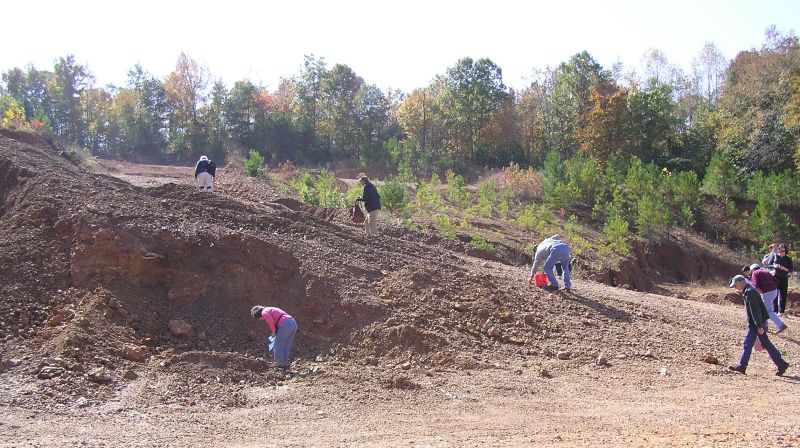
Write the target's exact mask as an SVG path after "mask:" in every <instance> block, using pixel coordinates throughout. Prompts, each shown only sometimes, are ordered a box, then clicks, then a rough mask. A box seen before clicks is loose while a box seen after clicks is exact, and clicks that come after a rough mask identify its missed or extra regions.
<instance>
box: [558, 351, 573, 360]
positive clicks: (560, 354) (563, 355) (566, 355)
mask: <svg viewBox="0 0 800 448" xmlns="http://www.w3.org/2000/svg"><path fill="white" fill-rule="evenodd" d="M570 355H571V354H570V352H567V351H560V352H558V353H557V354H556V358H558V359H561V360H564V359H569V357H570Z"/></svg>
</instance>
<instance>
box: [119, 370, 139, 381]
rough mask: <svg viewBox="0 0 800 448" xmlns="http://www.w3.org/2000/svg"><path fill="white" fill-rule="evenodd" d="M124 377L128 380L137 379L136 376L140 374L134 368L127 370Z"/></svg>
mask: <svg viewBox="0 0 800 448" xmlns="http://www.w3.org/2000/svg"><path fill="white" fill-rule="evenodd" d="M122 377H123V378H125V379H126V380H135V379H136V378H139V375H137V374H136V372H134V371H133V370H126V371H125V374H124V375H122Z"/></svg>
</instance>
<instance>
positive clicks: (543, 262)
mask: <svg viewBox="0 0 800 448" xmlns="http://www.w3.org/2000/svg"><path fill="white" fill-rule="evenodd" d="M569 258H570V255H569V245H567V243H566V242H564V239H563V238H561V235H553V236H551V237H550V238H545V240H544V241H542V242H541V243H539V245H538V246H536V252H535V254H534V257H533V266H531V278H530V280H529V282H531V283H532V282H533V277H534V275H535V274H536V273H537V272H539V268H540V267H542V269H543V270H544V273H545V275H547V280H548V281H549V282H550V285H549V286H546V287H545V288H544V289H547V290H548V291H558V280H557V279H556V276H555V275H553V267H555V265H556V263H561V269H562V270H563V272H564V288H565V289H566V290H567V292H569V290H570V289H571V288H572V281H571V279H570V270H571V268H572V266H571V265H570V262H569Z"/></svg>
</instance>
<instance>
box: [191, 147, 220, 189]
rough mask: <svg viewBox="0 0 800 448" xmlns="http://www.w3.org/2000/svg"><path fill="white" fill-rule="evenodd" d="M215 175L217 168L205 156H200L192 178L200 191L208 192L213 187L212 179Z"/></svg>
mask: <svg viewBox="0 0 800 448" xmlns="http://www.w3.org/2000/svg"><path fill="white" fill-rule="evenodd" d="M216 174H217V166H216V164H214V162H213V161H211V160H209V159H208V157H206V156H200V160H198V161H197V165H195V167H194V178H195V179H197V186H198V187H199V188H200V190H202V191H207V192H210V191H211V188H212V186H213V185H214V177H215V176H216Z"/></svg>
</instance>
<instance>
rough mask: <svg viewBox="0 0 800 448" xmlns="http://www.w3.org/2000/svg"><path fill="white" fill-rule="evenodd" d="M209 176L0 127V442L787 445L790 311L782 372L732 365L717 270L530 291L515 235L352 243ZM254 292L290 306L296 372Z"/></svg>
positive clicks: (225, 178) (280, 204)
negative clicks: (685, 279) (681, 278)
mask: <svg viewBox="0 0 800 448" xmlns="http://www.w3.org/2000/svg"><path fill="white" fill-rule="evenodd" d="M218 172H219V175H218V182H217V184H216V187H217V191H216V192H215V193H213V194H206V193H202V192H200V191H196V189H195V188H194V185H193V183H192V180H193V179H192V168H191V167H165V166H147V165H133V164H127V163H119V162H108V161H91V162H90V163H85V162H82V163H78V162H76V161H73V160H71V158H70V157H69V153H68V152H64V151H63V150H62V148H59V147H58V145H56V144H53V143H52V142H48V141H44V140H37V139H36V138H34V137H33V136H30V135H27V134H24V135H22V134H13V133H4V134H2V135H0V232H2V235H3V238H2V239H1V240H0V347H2V359H1V360H0V366H1V367H0V370H1V372H0V408H1V409H2V414H3V419H0V446H106V447H128V446H298V447H300V446H435V447H445V446H447V447H449V446H459V447H460V446H575V445H578V444H580V445H584V446H623V445H625V446H629V445H632V446H686V445H689V446H725V447H729V446H755V445H767V446H800V411H798V409H800V393H798V392H800V377H798V376H797V372H798V371H800V341H798V339H799V338H800V320H798V319H797V317H795V316H794V315H792V316H790V317H788V318H787V323H788V325H789V329H788V330H787V331H785V332H783V333H781V334H780V335H776V336H773V337H772V340H773V341H774V342H775V344H776V345H777V346H778V348H779V349H780V350H781V351H782V352H783V353H784V355H785V356H786V359H787V360H788V361H789V362H790V363H792V367H791V368H790V369H789V371H788V372H787V375H785V376H784V377H776V376H774V372H773V371H774V367H773V366H772V365H771V363H770V361H769V359H768V358H767V357H766V355H765V354H764V353H757V354H754V356H753V360H752V362H751V366H750V369H749V370H748V374H747V375H746V376H743V375H739V374H730V373H728V372H727V370H726V368H725V367H726V365H727V364H729V363H735V362H736V360H737V359H738V355H739V352H740V346H741V339H742V336H743V334H744V326H745V324H744V310H743V309H741V306H740V305H738V304H737V303H735V302H736V301H735V300H734V299H735V298H734V297H730V296H726V294H727V293H728V292H729V291H728V290H726V289H724V288H721V287H720V288H717V289H716V290H708V289H706V291H710V292H707V293H708V294H711V295H712V296H714V297H717V298H718V299H715V300H705V301H704V300H686V299H681V298H678V297H671V296H666V295H657V294H652V293H643V292H636V291H633V290H629V289H624V288H618V287H613V286H611V285H610V283H614V282H611V281H610V278H609V272H610V271H606V270H604V271H603V272H600V271H597V270H592V265H593V263H585V266H584V268H583V269H580V270H578V278H576V279H575V282H574V283H575V285H574V289H573V290H572V292H571V293H563V292H562V293H558V294H547V293H544V292H542V291H539V290H535V289H533V288H531V287H529V286H528V285H527V281H526V280H527V276H528V272H527V270H526V268H525V267H524V265H523V263H524V261H525V257H526V255H525V254H524V253H522V252H521V251H520V250H519V249H518V247H519V246H516V245H514V244H512V243H511V242H510V240H511V239H513V238H522V236H514V235H520V234H518V233H514V232H518V231H515V230H512V231H510V232H509V234H510V235H512V237H511V238H509V242H508V244H506V248H505V249H504V250H499V251H498V252H497V254H487V253H482V252H480V251H475V250H470V249H468V247H467V246H466V245H465V244H463V243H462V242H459V241H442V240H441V239H440V238H438V237H435V236H431V235H428V234H424V233H418V232H412V231H409V230H406V229H405V228H403V227H400V226H398V225H393V224H389V225H387V226H386V227H385V228H384V232H383V234H382V235H381V236H379V237H377V238H375V239H372V240H366V239H365V238H364V236H363V234H362V231H361V229H360V228H359V227H357V226H355V225H352V224H350V223H348V222H347V215H346V211H345V210H336V209H317V208H313V207H308V206H306V205H303V204H302V203H300V202H297V201H296V200H293V199H288V198H285V197H281V195H280V194H279V193H278V192H277V191H275V189H273V188H272V187H270V186H269V185H268V184H267V183H265V182H263V181H260V180H254V179H250V178H247V177H245V176H242V175H241V174H240V173H239V172H238V170H236V169H233V168H231V169H224V168H221V169H219V170H218ZM665 250H666V249H665ZM670 250H673V249H670ZM641 253H642V254H643V255H642V257H643V258H641V260H639V261H638V262H637V261H633V260H632V261H630V262H629V263H631V265H636V266H639V268H640V269H653V270H654V271H655V270H656V268H655V267H654V266H658V269H659V270H661V269H662V268H661V266H665V265H668V264H669V263H674V260H673V261H670V260H666V261H658V259H657V257H655V256H654V255H657V254H658V253H660V250H651V252H649V255H647V254H645V251H642V252H641ZM675 254H677V255H674V256H675V257H686V255H685V254H682V253H679V252H675ZM645 255H647V256H645ZM707 256H708V257H709V258H708V259H706V262H707V263H719V264H720V265H724V263H725V262H724V261H722V260H716V259H714V258H713V256H712V255H707ZM643 264H644V267H642V266H643ZM623 271H625V270H624V269H620V270H618V271H613V272H623ZM613 272H611V273H613ZM642 272H644V271H642ZM673 272H679V271H673ZM664 275H665V276H666V275H667V274H664ZM673 276H674V275H673ZM593 279H594V280H593ZM595 280H600V281H602V282H603V283H600V282H596V281H595ZM691 280H696V279H691ZM604 283H609V284H604ZM673 286H674V288H664V289H663V290H665V291H666V290H678V289H681V288H684V289H682V290H681V291H682V292H680V294H681V297H685V298H698V294H695V293H694V292H693V291H692V289H691V288H689V287H687V286H686V285H685V284H679V285H673ZM640 289H641V288H640ZM653 290H661V289H653ZM254 304H265V305H275V306H279V307H281V308H283V309H285V310H287V311H288V312H290V313H291V314H292V315H294V316H295V317H296V318H297V320H298V323H299V326H300V330H299V333H298V337H297V340H296V344H295V348H294V353H293V357H294V359H295V361H294V364H293V366H292V371H291V372H290V373H288V374H282V373H279V371H277V370H275V369H274V368H273V365H272V362H271V360H270V359H269V358H268V357H267V356H266V353H265V338H266V330H265V328H264V325H263V323H260V322H257V321H253V320H252V319H250V318H249V316H248V310H249V308H250V307H251V306H252V305H254Z"/></svg>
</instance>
